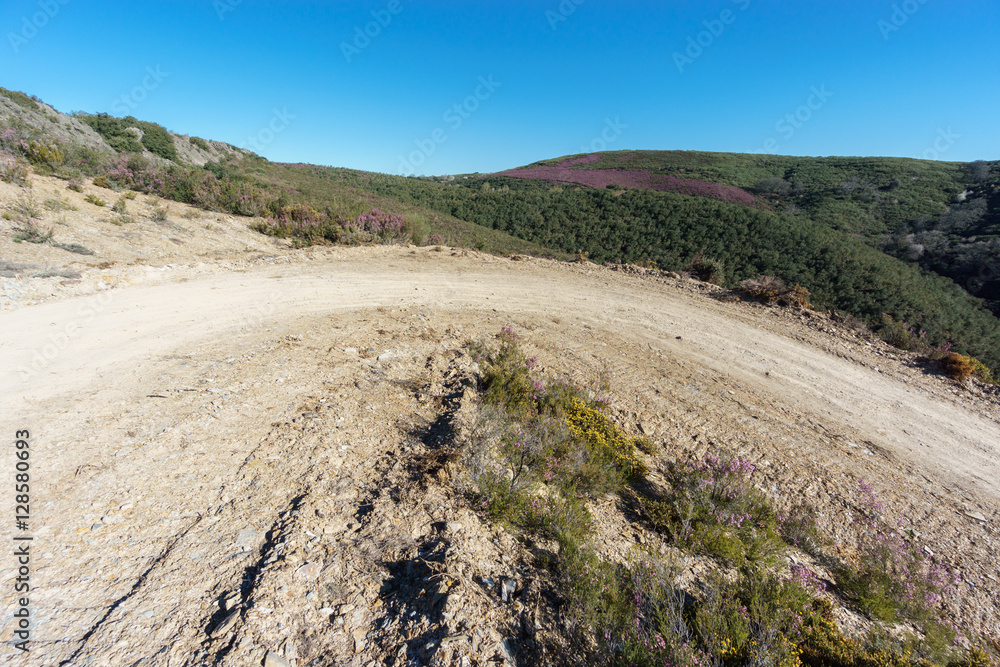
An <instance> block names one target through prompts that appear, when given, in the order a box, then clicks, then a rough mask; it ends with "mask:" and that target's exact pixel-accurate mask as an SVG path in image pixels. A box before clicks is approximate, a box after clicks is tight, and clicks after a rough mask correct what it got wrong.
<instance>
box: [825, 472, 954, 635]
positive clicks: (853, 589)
mask: <svg viewBox="0 0 1000 667" xmlns="http://www.w3.org/2000/svg"><path fill="white" fill-rule="evenodd" d="M858 488H859V491H860V496H861V498H860V503H859V504H860V507H859V509H858V510H857V511H856V512H855V513H854V527H855V532H856V533H857V535H858V545H857V562H856V564H854V565H851V564H844V565H842V566H841V567H840V568H839V569H838V571H837V572H836V575H837V585H838V587H839V588H840V589H841V590H842V591H843V592H844V593H845V594H846V595H847V596H848V597H849V598H850V599H852V600H853V601H854V602H855V603H856V604H857V605H858V607H859V608H860V609H861V610H862V611H864V612H865V613H866V614H868V615H869V616H871V617H872V618H875V619H879V620H885V621H895V620H900V619H910V620H931V619H933V618H934V617H936V616H937V609H938V608H939V607H940V604H941V601H942V596H943V595H945V594H947V593H948V592H949V591H950V590H951V587H952V586H953V585H954V579H955V576H954V574H953V573H952V572H950V571H949V570H948V568H946V567H944V566H943V565H940V564H938V563H936V562H934V560H933V558H932V557H931V556H930V554H928V553H927V552H925V551H923V550H922V549H921V548H920V547H919V546H918V545H917V544H916V542H915V541H914V540H912V539H907V537H905V536H904V534H903V533H901V532H900V531H899V530H897V529H896V528H894V527H893V526H892V525H890V523H889V522H887V520H886V519H887V517H886V516H885V506H884V505H883V504H882V502H881V501H879V499H878V498H877V496H876V495H875V492H874V490H873V489H872V486H871V485H870V484H869V483H868V482H866V481H865V480H863V479H862V480H860V482H859V483H858Z"/></svg>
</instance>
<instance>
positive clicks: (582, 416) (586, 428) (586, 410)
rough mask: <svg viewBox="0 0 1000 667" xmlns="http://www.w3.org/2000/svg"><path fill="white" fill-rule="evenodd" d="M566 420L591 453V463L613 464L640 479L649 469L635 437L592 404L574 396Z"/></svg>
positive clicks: (570, 428)
mask: <svg viewBox="0 0 1000 667" xmlns="http://www.w3.org/2000/svg"><path fill="white" fill-rule="evenodd" d="M566 423H567V424H569V430H570V432H571V433H572V434H573V437H574V438H576V439H577V440H578V441H579V442H580V443H581V444H583V445H584V447H585V448H586V449H587V451H589V452H590V453H591V458H592V461H591V465H597V466H601V467H603V466H606V465H608V464H613V465H614V466H615V467H616V468H618V470H620V471H621V472H622V474H624V475H625V478H626V479H637V478H639V477H643V476H645V475H646V473H648V472H649V470H648V469H647V468H646V466H645V464H644V463H643V462H642V461H640V460H639V457H638V456H637V455H636V439H635V438H630V437H628V436H626V435H625V434H623V433H622V432H621V431H620V430H619V429H618V427H617V426H615V425H614V424H613V423H612V422H611V420H610V419H608V418H607V417H606V416H604V415H603V414H602V413H601V412H599V411H598V410H596V409H595V408H594V407H593V406H591V405H588V404H586V403H584V402H583V401H582V400H580V399H579V398H576V399H573V402H572V405H571V407H570V410H569V414H567V416H566Z"/></svg>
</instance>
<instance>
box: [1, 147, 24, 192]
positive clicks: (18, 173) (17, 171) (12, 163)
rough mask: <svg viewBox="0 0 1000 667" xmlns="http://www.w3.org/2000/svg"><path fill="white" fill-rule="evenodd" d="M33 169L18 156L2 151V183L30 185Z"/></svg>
mask: <svg viewBox="0 0 1000 667" xmlns="http://www.w3.org/2000/svg"><path fill="white" fill-rule="evenodd" d="M30 176H31V167H30V166H28V163H27V162H26V161H25V160H24V159H23V158H21V157H20V156H18V155H12V154H11V153H8V152H7V151H6V150H3V149H0V181H4V182H6V183H13V184H14V185H28V183H29V182H30V180H29V179H30Z"/></svg>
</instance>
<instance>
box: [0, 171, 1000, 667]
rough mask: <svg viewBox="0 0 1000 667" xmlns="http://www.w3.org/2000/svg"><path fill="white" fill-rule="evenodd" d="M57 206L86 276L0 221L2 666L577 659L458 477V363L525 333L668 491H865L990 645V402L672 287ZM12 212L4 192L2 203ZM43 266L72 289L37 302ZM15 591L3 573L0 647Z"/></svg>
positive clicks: (998, 481)
mask: <svg viewBox="0 0 1000 667" xmlns="http://www.w3.org/2000/svg"><path fill="white" fill-rule="evenodd" d="M60 184H61V182H59V181H50V180H47V179H36V182H35V188H34V191H33V192H34V196H35V197H37V198H38V199H39V200H45V199H51V198H55V197H56V196H64V197H67V198H69V200H70V201H71V203H72V204H73V205H74V206H76V207H77V211H72V210H64V211H49V212H47V213H46V214H45V215H46V219H45V220H43V223H44V224H52V225H55V226H56V233H57V237H56V240H59V238H60V237H62V238H63V239H64V240H65V241H66V242H67V243H68V242H74V243H80V244H82V245H85V246H86V247H88V249H90V250H92V251H94V252H95V254H94V255H92V256H81V255H77V254H75V253H70V252H67V251H64V250H61V249H59V248H56V247H52V246H51V245H35V244H27V243H21V244H14V243H12V242H11V241H10V236H11V233H10V229H11V227H12V223H10V222H2V223H0V224H3V225H6V227H0V257H2V259H3V261H5V262H6V263H7V265H8V266H15V268H10V269H8V271H7V273H8V274H10V275H7V274H5V277H4V278H2V279H0V280H2V294H0V304H2V306H3V309H4V311H5V312H3V313H2V314H0V318H2V322H3V326H2V328H0V369H2V376H0V429H3V431H2V432H3V433H5V434H7V436H5V437H8V439H10V440H12V439H13V437H14V433H15V431H16V430H18V429H28V430H30V431H31V433H32V440H31V443H32V450H31V451H32V459H31V460H32V479H33V484H32V518H31V523H30V531H29V532H30V534H31V535H32V536H33V538H34V540H33V542H32V550H33V560H32V563H31V568H32V571H31V577H32V586H33V590H32V592H31V593H32V594H31V611H32V614H33V629H32V645H31V646H32V652H31V653H30V654H27V655H24V654H21V653H19V652H17V651H16V650H15V649H14V648H13V647H12V646H11V644H9V643H7V644H5V645H4V646H3V647H2V648H0V653H3V658H2V660H3V663H4V664H10V665H62V664H65V665H77V664H80V665H83V664H90V665H109V666H110V665H114V666H119V665H138V664H145V665H246V664H258V665H259V664H265V665H271V666H277V665H289V664H297V665H360V666H366V665H382V664H385V665H410V664H428V665H453V664H454V665H485V664H497V663H507V664H514V663H515V662H516V663H517V664H521V665H531V664H539V665H542V664H559V663H560V662H561V658H562V657H564V656H566V655H568V654H569V652H571V651H572V650H573V647H571V646H565V645H564V641H563V640H562V636H563V630H564V629H565V628H566V627H567V626H569V625H571V624H572V622H573V619H572V618H567V617H565V616H564V615H563V613H562V611H561V607H560V605H559V600H558V596H557V595H556V594H555V587H554V584H553V582H552V581H551V578H550V577H551V575H550V574H548V573H547V572H546V571H545V570H541V569H539V568H538V567H537V566H536V563H537V558H536V557H537V555H538V551H537V550H538V549H539V548H540V547H539V546H538V545H533V546H531V547H529V546H526V545H524V544H522V543H520V542H518V541H517V540H515V539H514V538H513V537H512V536H510V535H508V534H506V533H504V532H503V531H501V530H498V529H496V528H494V527H492V526H490V525H487V524H486V523H484V522H483V521H482V519H481V518H480V516H479V515H478V514H477V513H476V511H475V508H473V507H471V506H470V505H469V502H468V500H467V498H466V496H465V495H463V493H462V470H461V467H460V465H459V464H458V463H457V462H456V453H455V448H456V447H457V446H460V445H461V443H462V442H463V438H464V436H465V434H467V433H468V430H469V429H470V428H472V427H473V426H474V424H475V416H476V403H475V397H476V386H475V378H476V372H477V367H476V365H475V363H474V361H473V360H472V359H471V358H470V356H469V355H468V353H467V350H466V347H465V345H466V343H467V342H468V341H470V340H476V339H484V338H487V337H490V336H492V335H494V334H495V333H497V332H498V331H499V329H500V327H502V326H506V325H512V326H513V327H514V328H515V330H516V331H517V332H518V333H519V335H521V336H522V338H523V341H524V345H525V346H526V348H527V349H528V350H529V351H530V352H531V354H534V355H537V356H538V357H539V360H540V363H541V365H542V366H543V367H544V368H545V371H546V372H548V373H552V374H555V375H563V376H568V377H571V378H574V379H576V380H579V381H582V382H590V381H593V380H594V379H595V378H596V377H597V375H598V374H599V373H601V372H602V371H603V372H605V373H607V375H608V376H609V377H610V379H611V385H612V408H613V413H614V416H615V418H616V419H617V421H618V422H619V424H620V425H622V427H623V428H625V429H626V430H628V431H630V432H632V433H644V434H646V435H648V436H650V437H652V438H653V439H655V440H657V441H658V442H660V443H661V444H662V447H661V449H660V451H659V453H658V454H657V455H656V458H655V459H653V460H650V464H651V466H652V467H653V469H654V471H655V469H656V468H657V466H658V465H662V464H664V463H665V462H666V461H668V460H670V459H675V458H677V457H681V456H686V455H692V454H700V453H703V452H704V451H706V450H707V449H708V448H709V447H719V448H724V449H727V450H729V451H732V452H734V453H737V454H739V455H741V456H745V457H749V458H751V459H753V460H754V461H756V462H757V464H758V469H757V473H756V474H757V478H756V483H757V484H758V486H759V487H760V488H762V489H764V490H765V491H767V492H768V493H769V494H771V495H772V496H773V497H774V498H775V499H776V502H778V504H779V505H783V506H788V505H790V504H792V503H794V502H797V501H798V500H799V499H802V498H805V499H808V500H809V501H810V502H812V503H814V504H816V505H817V506H818V507H819V508H820V509H821V512H822V517H821V521H822V523H823V526H824V528H825V529H826V530H827V531H828V532H829V533H831V534H833V535H835V536H837V535H840V536H843V534H844V531H845V528H846V524H847V521H846V520H845V518H846V516H847V515H848V513H849V512H850V511H852V510H853V509H856V508H857V506H858V503H859V502H860V498H859V497H858V493H857V491H856V489H857V485H858V480H859V479H862V478H863V479H866V480H868V481H869V482H871V483H872V485H873V486H874V487H875V489H876V491H877V492H878V493H879V495H880V496H881V497H882V498H883V500H884V501H885V503H886V505H887V506H888V508H889V511H890V512H892V513H894V514H896V515H898V516H899V517H901V518H902V523H901V528H907V529H914V530H916V531H917V534H918V537H917V539H918V540H919V541H920V545H921V546H922V548H926V550H927V551H928V552H929V553H931V554H933V557H934V558H935V559H939V560H940V561H941V562H943V563H946V564H948V565H950V566H952V567H954V568H955V570H956V571H957V572H958V573H959V577H960V581H959V583H958V585H957V586H956V589H955V592H954V593H953V594H952V595H951V596H950V598H949V599H948V600H947V604H948V608H949V610H950V611H951V613H952V614H953V615H954V617H955V618H956V619H958V620H960V621H961V622H962V623H963V624H964V625H966V626H967V627H968V628H970V629H971V630H973V631H975V632H978V633H982V634H983V635H985V636H987V637H992V639H993V640H994V641H996V640H998V639H1000V584H998V582H997V577H998V575H997V572H996V566H995V564H996V562H997V561H998V559H1000V530H998V525H1000V523H998V522H1000V436H998V433H1000V429H998V425H1000V408H998V401H997V397H996V395H995V393H991V392H990V391H988V390H986V389H984V388H982V387H979V388H977V387H973V386H958V385H955V384H953V383H951V382H950V381H948V380H946V379H944V378H942V377H940V376H938V375H935V374H934V373H931V372H928V371H927V370H926V369H925V368H924V367H923V366H920V365H919V364H917V363H915V362H914V361H913V360H912V359H911V358H910V357H908V356H907V355H904V354H901V353H898V352H896V351H893V350H891V349H890V348H888V347H887V346H885V345H884V344H882V343H881V342H879V341H877V340H875V339H873V338H871V337H870V336H867V335H865V334H863V333H859V332H854V331H850V330H847V329H845V328H843V327H841V326H840V325H838V324H837V323H836V322H834V321H833V320H831V319H830V318H828V317H827V316H825V315H823V314H820V313H811V312H792V311H787V310H779V309H776V308H770V307H766V306H762V305H758V304H752V303H744V302H742V301H739V300H734V298H733V297H731V296H730V295H728V294H727V293H726V292H725V291H723V290H720V289H719V288H716V287H714V286H710V285H705V284H703V283H698V282H696V281H691V280H686V279H683V278H680V277H675V276H669V275H663V274H659V273H657V272H649V271H644V270H640V269H629V270H613V269H609V268H602V267H596V266H593V265H587V264H580V265H570V264H561V263H557V262H553V261H547V260H538V259H528V258H496V257H489V256H483V255H480V254H478V253H475V252H471V251H462V250H452V249H442V250H440V251H438V250H435V249H434V248H407V247H374V248H350V249H346V248H316V249H310V250H305V251H293V250H292V249H291V248H289V247H288V245H287V244H284V243H282V242H276V241H274V240H272V239H268V238H265V237H262V236H259V235H257V234H255V233H254V232H251V231H249V230H248V229H246V224H247V222H248V221H246V220H240V219H235V218H231V217H226V216H215V215H210V214H206V213H204V212H201V213H197V215H198V216H201V217H194V216H195V214H196V212H194V211H190V210H188V209H186V208H185V207H183V206H180V205H177V204H171V213H170V216H169V218H168V222H169V223H170V224H172V225H176V226H177V227H179V228H181V229H177V230H173V231H165V230H164V227H163V226H162V225H160V224H158V223H156V222H154V221H152V220H149V219H147V217H146V211H147V209H148V210H149V211H151V210H152V208H153V207H155V202H153V203H147V202H145V201H142V198H141V197H140V200H139V201H138V203H136V204H134V207H135V213H136V217H137V218H139V219H138V220H137V221H136V222H134V223H130V224H129V225H122V226H119V225H116V224H114V223H109V222H106V221H105V220H103V219H102V217H103V216H105V215H106V214H105V213H104V212H103V211H91V210H89V209H87V208H85V207H86V206H91V205H89V204H86V202H84V201H82V197H83V194H86V193H82V194H79V199H81V201H77V193H67V192H65V185H64V184H62V185H61V186H60ZM86 187H87V188H88V189H89V190H94V188H93V187H92V186H89V185H88V186H86ZM20 196H23V192H20V191H19V189H17V188H13V186H7V185H6V184H0V204H3V205H5V206H7V207H13V206H15V205H16V199H17V198H18V197H20ZM59 215H64V216H65V217H64V219H63V220H62V223H63V224H60V223H59V221H58V216H59ZM189 215H190V216H191V217H187V216H189ZM182 230H183V231H182ZM164 236H166V237H167V238H166V239H164V238H163V237H164ZM171 238H176V239H178V240H181V241H183V243H176V242H174V241H172V240H170V239H171ZM24 265H33V266H37V267H42V268H43V269H44V271H43V270H36V269H34V268H29V269H23V268H16V267H17V266H24ZM0 268H3V267H0ZM49 271H55V272H58V271H63V272H72V273H73V274H74V275H73V277H35V275H36V274H39V275H40V274H43V273H45V272H49ZM33 272H35V273H33ZM13 464H14V460H13V458H12V457H10V456H7V457H6V458H5V461H4V463H3V465H4V470H5V473H4V478H5V479H10V475H11V474H13V470H12V467H13ZM8 467H10V468H11V469H10V470H8ZM652 478H653V481H654V483H655V481H656V479H657V476H656V473H655V472H654V474H653V475H652ZM592 509H593V511H594V513H595V515H596V516H597V517H598V519H599V520H598V521H597V525H598V526H599V527H600V531H601V533H600V535H601V540H600V541H601V543H602V544H603V548H604V550H605V553H606V554H607V555H608V557H610V558H615V559H621V560H624V559H626V558H627V557H628V556H629V553H630V552H631V551H632V550H633V549H634V548H635V546H636V545H642V546H643V547H646V548H654V549H661V550H666V549H667V546H666V545H664V544H663V543H662V541H661V538H660V537H659V536H657V535H656V534H654V533H651V532H648V531H647V530H645V529H644V528H643V525H642V524H641V522H639V521H637V520H636V519H635V516H634V512H632V511H631V510H630V508H629V506H628V502H627V500H623V499H620V498H612V497H607V498H601V499H598V500H597V501H595V503H594V504H593V508H592ZM11 514H12V515H13V508H12V509H11ZM12 521H13V516H11V521H10V522H5V523H4V524H3V525H4V529H3V532H2V537H0V539H3V540H6V544H8V545H9V544H13V542H12V541H11V540H12V538H13V536H14V532H15V531H14V527H13V525H12ZM683 565H684V567H685V568H687V571H688V573H689V576H692V577H696V576H697V575H698V572H699V571H700V570H699V568H701V567H702V566H703V564H701V563H699V562H698V561H697V560H696V559H690V560H689V561H687V562H685V563H684V564H683ZM16 567H17V564H16V562H15V561H14V559H13V558H11V557H9V556H8V557H4V558H3V559H0V580H2V582H3V584H2V590H3V593H2V598H3V605H4V609H5V619H6V621H5V622H4V624H3V627H2V628H0V641H3V642H10V641H11V639H12V631H13V629H14V628H13V622H12V618H11V614H12V613H13V610H14V609H15V602H16V600H15V596H14V594H13V581H14V578H15V577H16V576H17V569H16ZM839 620H840V621H841V623H842V625H843V626H844V627H846V628H848V629H851V628H861V627H863V625H864V621H863V620H862V619H859V618H857V617H855V616H853V615H851V614H850V613H848V612H846V611H841V612H840V615H839Z"/></svg>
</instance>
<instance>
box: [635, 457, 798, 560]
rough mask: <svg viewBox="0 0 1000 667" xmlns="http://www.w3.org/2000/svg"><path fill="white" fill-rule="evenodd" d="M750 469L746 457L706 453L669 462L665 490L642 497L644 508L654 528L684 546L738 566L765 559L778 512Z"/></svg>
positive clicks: (776, 542) (773, 548)
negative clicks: (659, 494)
mask: <svg viewBox="0 0 1000 667" xmlns="http://www.w3.org/2000/svg"><path fill="white" fill-rule="evenodd" d="M754 470H755V466H754V465H753V464H752V463H751V462H750V461H749V460H746V459H740V458H733V459H730V458H726V457H723V456H717V455H715V454H711V453H709V454H706V455H705V457H704V458H703V459H701V460H698V461H686V462H680V463H678V462H672V463H670V464H669V466H668V468H667V471H666V478H667V481H668V483H669V484H670V490H669V491H668V492H667V493H666V494H665V495H664V496H663V497H661V498H646V499H644V500H643V501H642V502H643V510H644V512H645V513H646V515H647V517H648V518H649V519H650V521H651V523H652V524H653V526H654V527H655V528H657V529H658V530H661V531H663V532H665V533H667V534H668V535H670V537H671V538H672V539H673V540H674V542H675V543H677V544H678V545H679V546H682V547H683V548H685V549H689V550H692V551H695V552H696V553H703V554H706V555H712V556H717V557H719V558H722V559H723V560H725V561H727V562H731V563H733V564H737V565H742V564H745V563H749V562H758V561H764V562H766V561H768V560H770V559H771V558H772V557H773V556H774V554H775V553H776V552H777V551H778V550H779V548H780V543H781V540H780V538H779V536H778V532H777V531H778V520H777V515H776V514H775V512H774V510H773V508H772V507H771V504H770V502H769V501H768V499H767V498H766V497H765V496H764V495H763V494H762V493H761V492H760V491H758V490H757V489H755V488H753V486H752V484H751V481H750V476H751V474H752V473H753V471H754Z"/></svg>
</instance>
